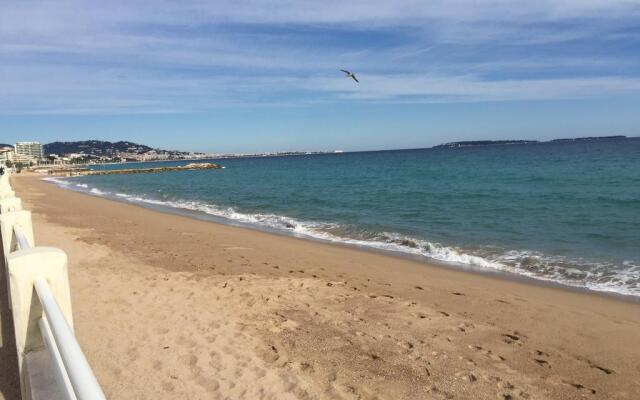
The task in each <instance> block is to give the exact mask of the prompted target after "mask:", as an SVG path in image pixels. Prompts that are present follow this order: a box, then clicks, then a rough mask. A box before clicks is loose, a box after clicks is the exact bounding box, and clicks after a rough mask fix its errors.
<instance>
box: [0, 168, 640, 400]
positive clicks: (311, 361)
mask: <svg viewBox="0 0 640 400" xmlns="http://www.w3.org/2000/svg"><path fill="white" fill-rule="evenodd" d="M12 185H13V187H14V189H15V190H16V192H17V195H18V196H20V197H21V198H22V199H23V202H24V208H25V209H28V210H31V211H32V212H33V220H34V231H35V237H36V243H37V244H38V245H40V246H55V247H59V248H61V249H63V250H64V251H66V252H67V254H68V256H69V274H70V276H69V278H70V281H71V288H72V292H71V295H72V303H73V314H74V323H75V329H76V334H77V336H78V338H79V341H80V343H81V346H82V347H83V350H84V351H85V353H86V355H87V357H88V359H89V361H90V363H91V365H92V367H93V368H94V371H95V373H96V375H97V377H98V380H99V381H100V383H101V384H102V386H103V388H104V391H105V393H106V395H107V397H108V398H110V399H192V400H193V399H585V398H586V399H637V398H640V346H638V344H639V343H640V304H638V303H637V302H632V301H625V300H623V299H619V298H614V297H612V296H606V295H598V294H590V293H583V292H578V291H575V290H567V289H561V288H556V287H550V286H544V285H535V284H530V283H526V282H519V281H514V280H510V279H504V278H500V277H493V276H488V275H481V274H477V273H469V272H463V271H459V270H455V269H452V268H443V267H441V266H436V265H428V264H426V263H423V262H419V261H412V260H407V259H402V258H399V257H393V256H390V255H384V254H377V253H373V252H367V251H362V250H359V249H355V248H348V247H344V246H337V245H331V244H324V243H319V242H313V241H310V240H304V239H298V238H293V237H286V236H282V235H277V234H272V233H267V232H260V231H255V230H251V229H245V228H239V227H232V226H227V225H222V224H216V223H212V222H208V221H200V220H196V219H193V218H188V217H184V216H178V215H172V214H166V213H161V212H158V211H154V210H149V209H145V208H142V207H139V206H135V205H131V204H124V203H119V202H115V201H111V200H107V199H102V198H98V197H93V196H89V195H86V194H81V193H76V192H71V191H66V190H63V189H60V188H57V187H56V186H54V185H52V184H50V183H47V182H43V181H41V180H40V177H36V176H16V177H13V178H12ZM3 279H4V278H3ZM0 287H2V288H4V287H6V286H5V284H4V282H0ZM2 295H3V296H2V301H3V303H1V304H0V306H2V308H1V310H2V313H3V315H2V324H3V327H2V332H3V339H4V340H3V342H4V343H3V344H2V346H3V347H2V349H0V364H1V365H2V379H1V382H0V398H5V399H14V398H17V397H16V396H17V393H18V387H17V378H16V376H17V373H16V371H13V370H11V368H12V366H13V365H15V354H12V352H11V343H10V341H7V340H6V334H7V332H8V330H7V326H6V325H7V320H8V316H7V314H6V296H4V292H2Z"/></svg>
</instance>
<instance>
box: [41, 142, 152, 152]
mask: <svg viewBox="0 0 640 400" xmlns="http://www.w3.org/2000/svg"><path fill="white" fill-rule="evenodd" d="M151 150H154V149H153V148H151V147H149V146H146V145H143V144H138V143H133V142H126V141H120V142H107V141H102V140H83V141H79V142H53V143H47V144H45V145H44V153H45V154H59V155H62V154H72V153H84V154H90V155H94V156H115V155H117V154H119V153H134V154H142V153H146V152H148V151H151Z"/></svg>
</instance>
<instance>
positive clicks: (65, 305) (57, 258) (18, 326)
mask: <svg viewBox="0 0 640 400" xmlns="http://www.w3.org/2000/svg"><path fill="white" fill-rule="evenodd" d="M7 270H8V274H9V283H10V285H9V290H10V291H11V293H10V295H11V306H12V307H11V308H12V312H13V326H14V330H15V336H16V350H17V353H18V367H19V371H20V383H21V387H22V393H23V396H25V395H26V393H27V391H28V388H27V387H28V386H29V385H27V383H28V376H29V371H26V370H25V367H26V364H25V356H26V355H27V353H29V352H33V351H37V350H42V349H43V348H44V342H43V340H42V335H41V334H40V330H39V327H38V321H40V319H41V318H42V317H43V312H42V306H41V304H40V301H39V299H38V297H37V296H36V294H35V290H34V281H35V280H36V278H44V279H46V281H47V283H48V284H49V286H50V288H51V291H52V292H53V294H54V296H55V298H56V300H57V302H58V304H59V306H60V309H61V310H62V313H63V315H64V317H65V318H66V320H67V322H68V323H69V326H70V327H71V329H73V318H72V314H71V297H70V293H69V278H68V275H67V255H66V254H65V252H63V251H62V250H60V249H56V248H53V247H34V248H30V249H26V250H18V251H15V252H13V253H11V254H9V255H8V256H7ZM31 379H33V375H32V376H31ZM23 398H26V397H23Z"/></svg>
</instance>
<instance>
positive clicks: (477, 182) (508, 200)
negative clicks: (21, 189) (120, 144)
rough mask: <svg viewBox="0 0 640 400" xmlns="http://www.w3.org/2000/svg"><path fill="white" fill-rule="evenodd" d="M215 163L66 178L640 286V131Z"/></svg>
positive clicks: (249, 218) (543, 271)
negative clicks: (623, 135) (592, 138)
mask: <svg viewBox="0 0 640 400" xmlns="http://www.w3.org/2000/svg"><path fill="white" fill-rule="evenodd" d="M218 162H219V163H220V164H222V165H224V166H225V167H226V168H225V169H223V170H206V171H180V172H170V173H160V174H134V175H109V176H93V177H81V178H73V179H68V180H67V181H66V182H68V183H67V186H70V187H72V188H74V189H77V190H88V191H91V190H92V191H93V192H94V193H95V194H100V195H105V196H112V197H118V198H120V199H122V200H125V201H131V202H137V203H143V204H144V203H146V204H150V205H153V204H158V205H165V206H168V207H174V208H183V209H189V210H195V211H198V212H202V213H206V214H209V215H213V216H216V217H219V218H223V219H227V220H229V221H236V222H242V223H248V224H252V225H257V226H263V227H268V228H271V229H276V230H280V231H283V232H288V233H291V234H295V235H300V236H306V237H311V238H319V239H326V240H332V241H340V242H346V243H352V244H358V245H365V246H371V247H375V248H379V249H386V250H391V251H398V252H404V253H411V254H417V255H422V256H425V257H429V258H433V259H437V260H442V261H447V262H451V263H454V264H456V265H459V266H472V267H475V268H479V269H491V270H496V269H497V270H503V271H509V272H513V273H518V274H523V275H528V276H531V277H535V278H539V279H544V280H553V281H558V282H561V283H565V284H569V285H573V286H581V287H587V288H591V289H595V290H605V291H615V292H619V293H626V294H632V295H636V296H640V139H627V140H611V141H599V142H578V143H575V142H574V143H556V144H553V143H544V144H536V145H509V146H486V147H475V148H459V149H425V150H402V151H383V152H365V153H341V154H327V155H309V156H292V157H262V158H242V159H224V160H220V161H218ZM184 163H185V162H180V163H170V164H184ZM138 165H140V166H145V167H148V166H153V165H154V163H145V164H138ZM161 165H167V163H162V164H161ZM132 166H135V164H127V165H125V166H124V167H127V168H131V167H132ZM121 167H123V166H107V167H100V168H121ZM63 183H64V182H63Z"/></svg>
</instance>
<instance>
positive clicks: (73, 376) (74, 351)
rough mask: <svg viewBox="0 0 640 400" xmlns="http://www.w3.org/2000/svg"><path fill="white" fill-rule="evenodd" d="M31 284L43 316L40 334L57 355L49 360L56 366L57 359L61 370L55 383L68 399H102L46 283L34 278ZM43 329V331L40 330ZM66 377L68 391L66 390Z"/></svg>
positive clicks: (91, 372)
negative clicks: (59, 361) (53, 360)
mask: <svg viewBox="0 0 640 400" xmlns="http://www.w3.org/2000/svg"><path fill="white" fill-rule="evenodd" d="M34 283H35V285H34V286H35V288H36V293H37V294H38V298H39V299H40V304H42V310H43V311H44V314H45V316H46V319H45V318H42V319H40V321H39V323H40V322H42V325H41V326H40V332H41V333H42V336H43V338H45V341H46V342H47V343H51V344H52V345H51V348H54V349H55V350H57V351H56V352H57V354H52V358H54V359H56V364H57V357H56V356H57V355H59V356H60V359H61V361H62V366H60V365H58V364H57V366H58V367H63V368H61V371H60V375H62V376H63V379H62V382H60V381H58V384H63V385H64V390H65V391H66V392H67V394H68V398H69V399H74V398H77V399H104V398H105V396H104V393H103V392H102V389H101V388H100V385H99V384H98V380H97V379H96V377H95V375H93V371H92V370H91V366H90V365H89V362H88V361H87V359H86V357H85V356H84V354H83V353H82V350H81V349H80V345H79V344H78V341H77V340H76V336H75V335H74V334H73V331H71V327H70V326H69V324H68V323H67V320H66V319H65V317H64V314H63V313H62V310H60V306H58V302H57V301H56V299H55V297H53V294H52V293H51V289H50V288H49V284H48V283H47V281H46V279H44V278H36V280H35V282H34ZM47 325H48V326H47ZM43 326H44V328H45V329H42V328H43ZM65 373H66V377H65ZM67 377H68V381H69V382H70V383H71V388H70V387H68V386H67V379H66V378H67ZM74 394H75V396H74Z"/></svg>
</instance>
